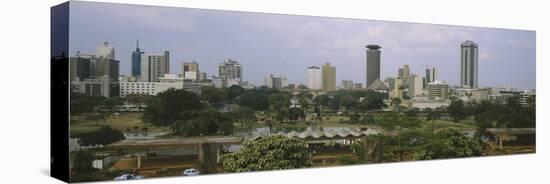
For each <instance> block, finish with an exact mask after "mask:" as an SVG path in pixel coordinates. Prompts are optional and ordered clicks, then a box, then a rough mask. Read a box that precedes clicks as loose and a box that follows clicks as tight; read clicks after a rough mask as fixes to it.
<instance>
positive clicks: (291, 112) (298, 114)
mask: <svg viewBox="0 0 550 184" xmlns="http://www.w3.org/2000/svg"><path fill="white" fill-rule="evenodd" d="M300 118H305V115H304V111H303V110H302V109H300V108H290V109H288V119H290V120H293V121H295V120H298V119H300Z"/></svg>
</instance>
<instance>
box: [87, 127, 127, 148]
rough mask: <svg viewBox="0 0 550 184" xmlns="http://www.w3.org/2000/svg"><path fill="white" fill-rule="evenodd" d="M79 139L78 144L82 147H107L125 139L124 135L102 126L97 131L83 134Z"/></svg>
mask: <svg viewBox="0 0 550 184" xmlns="http://www.w3.org/2000/svg"><path fill="white" fill-rule="evenodd" d="M79 137H80V139H79V140H78V143H79V144H81V145H84V146H95V145H108V144H111V143H114V142H117V141H120V140H123V139H125V137H124V134H122V133H121V132H120V131H118V130H115V129H113V128H111V127H110V126H103V127H101V128H100V129H99V130H96V131H93V132H88V133H83V134H81V135H80V136H79Z"/></svg>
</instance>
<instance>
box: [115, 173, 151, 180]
mask: <svg viewBox="0 0 550 184" xmlns="http://www.w3.org/2000/svg"><path fill="white" fill-rule="evenodd" d="M143 178H144V177H143V176H140V175H135V174H123V175H120V176H118V177H116V178H115V179H114V180H139V179H143Z"/></svg>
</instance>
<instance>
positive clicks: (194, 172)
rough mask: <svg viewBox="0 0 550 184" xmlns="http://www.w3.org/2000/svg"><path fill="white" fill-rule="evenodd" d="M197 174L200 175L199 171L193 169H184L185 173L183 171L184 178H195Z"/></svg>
mask: <svg viewBox="0 0 550 184" xmlns="http://www.w3.org/2000/svg"><path fill="white" fill-rule="evenodd" d="M199 173H200V172H199V170H197V169H195V168H191V169H185V171H183V175H184V176H197V175H199Z"/></svg>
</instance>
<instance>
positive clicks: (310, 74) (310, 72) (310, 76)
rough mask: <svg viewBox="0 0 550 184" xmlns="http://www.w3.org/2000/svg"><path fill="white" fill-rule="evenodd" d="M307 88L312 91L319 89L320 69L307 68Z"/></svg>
mask: <svg viewBox="0 0 550 184" xmlns="http://www.w3.org/2000/svg"><path fill="white" fill-rule="evenodd" d="M307 87H308V88H309V89H313V90H319V89H321V68H319V67H318V66H310V67H308V68H307Z"/></svg>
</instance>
